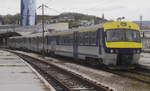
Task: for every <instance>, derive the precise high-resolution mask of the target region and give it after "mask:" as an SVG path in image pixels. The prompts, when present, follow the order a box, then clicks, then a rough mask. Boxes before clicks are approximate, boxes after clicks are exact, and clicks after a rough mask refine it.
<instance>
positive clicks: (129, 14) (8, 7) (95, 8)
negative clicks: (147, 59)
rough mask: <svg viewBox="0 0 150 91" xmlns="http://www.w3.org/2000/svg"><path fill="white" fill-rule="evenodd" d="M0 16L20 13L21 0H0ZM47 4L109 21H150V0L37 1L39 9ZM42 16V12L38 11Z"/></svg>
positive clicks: (50, 12) (47, 11)
mask: <svg viewBox="0 0 150 91" xmlns="http://www.w3.org/2000/svg"><path fill="white" fill-rule="evenodd" d="M0 2H1V3H0V14H3V15H5V14H15V13H18V12H20V0H0ZM42 2H43V3H45V4H46V5H47V6H49V7H50V8H54V9H56V10H57V11H59V12H60V13H62V12H78V13H84V14H89V15H96V16H101V15H102V14H103V13H104V14H105V16H106V18H107V19H116V18H117V17H120V16H125V17H126V20H139V16H140V15H143V19H144V20H150V0H37V7H38V6H39V5H40V4H41V3H42ZM37 12H38V14H40V12H41V10H37ZM45 12H46V14H48V15H56V14H59V13H58V12H55V11H54V10H50V9H46V11H45Z"/></svg>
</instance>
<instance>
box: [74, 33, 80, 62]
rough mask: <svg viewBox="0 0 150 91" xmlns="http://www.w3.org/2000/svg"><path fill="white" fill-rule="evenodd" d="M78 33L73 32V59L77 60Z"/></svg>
mask: <svg viewBox="0 0 150 91" xmlns="http://www.w3.org/2000/svg"><path fill="white" fill-rule="evenodd" d="M78 37H79V36H78V32H74V34H73V56H74V57H75V59H78V41H79V39H78Z"/></svg>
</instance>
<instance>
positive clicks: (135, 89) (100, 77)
mask: <svg viewBox="0 0 150 91" xmlns="http://www.w3.org/2000/svg"><path fill="white" fill-rule="evenodd" d="M23 53H24V52H23ZM24 54H27V55H30V56H34V57H36V58H40V59H43V58H42V57H40V56H39V55H36V54H33V53H24ZM45 59H47V60H53V61H50V62H51V63H53V64H55V65H58V66H60V67H62V68H64V69H67V70H69V71H73V72H75V73H78V74H80V75H81V76H83V77H85V78H88V79H90V80H93V81H96V82H97V83H100V84H102V85H104V86H107V87H110V88H111V89H113V90H115V91H150V85H147V84H145V83H142V82H138V81H135V80H132V79H128V78H124V77H121V76H119V75H115V74H112V73H108V72H105V71H101V70H96V69H92V68H90V67H89V68H88V67H84V66H81V65H77V64H73V63H68V62H59V61H58V60H57V59H54V58H50V57H45Z"/></svg>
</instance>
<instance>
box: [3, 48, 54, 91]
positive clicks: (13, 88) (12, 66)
mask: <svg viewBox="0 0 150 91" xmlns="http://www.w3.org/2000/svg"><path fill="white" fill-rule="evenodd" d="M0 91H55V90H54V89H53V88H52V87H51V86H50V85H49V84H48V83H47V81H46V80H45V79H44V78H43V77H42V76H40V75H39V74H38V73H37V72H36V71H35V70H34V69H33V68H32V67H31V66H30V65H29V64H28V63H26V62H24V61H23V60H22V59H21V58H19V57H18V56H16V55H14V54H11V53H9V52H5V51H1V50H0Z"/></svg>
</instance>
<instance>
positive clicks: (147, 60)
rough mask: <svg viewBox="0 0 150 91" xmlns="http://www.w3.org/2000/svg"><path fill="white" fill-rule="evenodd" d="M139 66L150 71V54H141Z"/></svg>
mask: <svg viewBox="0 0 150 91" xmlns="http://www.w3.org/2000/svg"><path fill="white" fill-rule="evenodd" d="M139 65H140V66H141V68H144V69H148V70H150V53H141V57H140V60H139Z"/></svg>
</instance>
